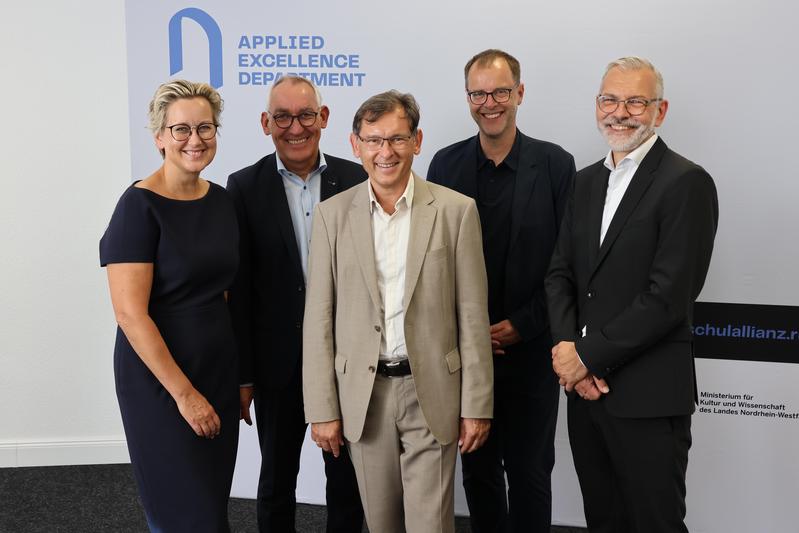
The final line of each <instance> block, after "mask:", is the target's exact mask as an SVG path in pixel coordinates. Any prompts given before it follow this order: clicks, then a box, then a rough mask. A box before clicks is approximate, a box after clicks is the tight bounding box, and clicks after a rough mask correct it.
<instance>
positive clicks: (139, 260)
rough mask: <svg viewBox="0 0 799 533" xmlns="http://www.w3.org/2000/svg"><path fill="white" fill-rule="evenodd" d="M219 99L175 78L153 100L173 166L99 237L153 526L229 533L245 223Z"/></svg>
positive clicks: (136, 458)
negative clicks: (236, 290)
mask: <svg viewBox="0 0 799 533" xmlns="http://www.w3.org/2000/svg"><path fill="white" fill-rule="evenodd" d="M221 109H222V99H221V98H220V96H219V94H218V93H217V92H216V91H215V90H214V89H213V88H212V87H211V86H209V85H207V84H204V83H193V82H187V81H182V80H175V81H172V82H169V83H166V84H164V85H162V86H161V87H159V88H158V91H156V93H155V96H154V97H153V100H152V101H151V102H150V112H149V116H150V129H151V130H152V131H153V135H154V137H155V144H156V146H157V147H158V149H159V150H160V152H161V155H162V156H163V158H164V163H163V165H162V166H161V168H159V169H158V170H156V171H155V172H154V173H153V174H152V175H150V176H149V177H147V178H145V179H143V180H141V181H137V182H135V183H134V184H133V185H131V186H130V187H129V188H128V189H127V190H126V191H125V193H124V194H123V195H122V197H121V198H120V200H119V203H118V204H117V207H116V209H115V211H114V214H113V216H112V217H111V222H110V223H109V225H108V229H107V230H106V232H105V235H103V238H102V240H101V241H100V262H101V264H102V265H103V266H107V267H108V268H107V271H108V283H109V287H110V291H111V301H112V304H113V307H114V313H115V315H116V319H117V323H118V324H119V328H118V329H117V337H116V345H115V348H114V376H115V380H116V391H117V398H118V399H119V407H120V411H121V413H122V422H123V425H124V428H125V436H126V438H127V442H128V451H129V453H130V459H131V463H132V465H133V471H134V474H135V477H136V482H137V484H138V488H139V495H140V497H141V501H142V504H143V505H144V510H145V514H146V516H147V522H148V525H149V526H150V530H151V531H154V532H163V533H177V532H191V533H198V532H209V533H219V532H227V531H229V526H228V520H227V502H228V496H229V494H230V486H231V483H232V479H233V468H234V464H235V461H236V449H237V445H238V421H239V400H238V398H239V393H238V376H237V358H236V352H235V344H234V338H233V330H232V327H231V323H230V318H229V315H228V309H227V305H226V302H225V291H226V290H227V289H228V287H230V285H231V283H232V281H233V277H234V276H235V274H236V269H237V267H238V235H239V233H238V229H237V223H236V215H235V211H234V209H233V205H232V203H231V201H230V199H229V198H228V196H227V193H226V192H225V190H224V189H223V188H222V187H220V186H218V185H216V184H214V183H211V182H209V181H206V180H205V179H203V178H201V177H200V172H201V171H202V170H203V169H204V168H205V167H206V166H208V164H209V163H211V161H212V160H213V159H214V154H215V153H216V130H217V126H218V124H219V114H220V111H221Z"/></svg>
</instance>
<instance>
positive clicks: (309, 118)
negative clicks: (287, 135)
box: [269, 111, 319, 130]
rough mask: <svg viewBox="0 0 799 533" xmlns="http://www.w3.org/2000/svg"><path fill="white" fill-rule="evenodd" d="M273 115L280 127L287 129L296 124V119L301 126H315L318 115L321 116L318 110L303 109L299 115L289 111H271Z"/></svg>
mask: <svg viewBox="0 0 799 533" xmlns="http://www.w3.org/2000/svg"><path fill="white" fill-rule="evenodd" d="M269 114H270V115H271V116H272V120H273V121H274V122H275V124H276V125H277V127H278V128H283V129H284V130H287V129H289V128H290V127H291V125H292V124H294V119H297V122H299V123H300V126H303V127H305V128H307V127H309V126H313V125H314V123H315V122H316V117H317V116H319V113H318V112H316V111H303V112H302V113H300V114H299V115H292V114H289V113H275V114H274V115H273V114H272V113H269Z"/></svg>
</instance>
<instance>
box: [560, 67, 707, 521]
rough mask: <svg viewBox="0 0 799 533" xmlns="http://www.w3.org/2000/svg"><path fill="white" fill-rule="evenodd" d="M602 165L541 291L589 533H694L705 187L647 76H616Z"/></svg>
mask: <svg viewBox="0 0 799 533" xmlns="http://www.w3.org/2000/svg"><path fill="white" fill-rule="evenodd" d="M596 106H597V109H596V116H597V125H598V127H599V130H600V132H602V134H603V136H604V137H605V139H606V140H607V142H608V144H609V145H610V152H609V153H608V155H607V157H606V158H605V159H604V160H602V161H599V162H597V163H595V164H593V165H591V166H589V167H587V168H585V169H583V170H581V171H580V172H579V173H578V174H577V178H576V180H575V189H574V194H573V197H572V199H571V201H570V204H569V207H568V209H567V211H566V215H565V216H564V220H563V225H562V227H561V233H560V237H559V239H558V244H557V247H556V250H555V254H554V255H553V258H552V264H551V266H550V270H549V274H548V276H547V281H546V287H547V296H548V298H549V314H550V320H551V322H552V333H553V338H554V341H555V343H557V344H556V345H555V347H554V348H553V349H552V354H553V355H552V363H553V367H554V369H555V371H556V372H557V374H558V376H559V377H560V383H561V384H562V385H563V386H564V387H565V389H566V391H567V393H568V419H569V440H570V443H571V448H572V453H573V456H574V464H575V467H576V470H577V475H578V477H579V480H580V488H581V490H582V494H583V502H584V509H585V515H586V520H587V522H588V527H589V529H590V531H591V532H607V533H611V532H612V533H628V532H638V533H659V532H664V533H665V532H669V533H674V532H685V531H688V530H687V528H686V526H685V523H684V518H685V473H686V469H687V464H688V449H689V448H690V446H691V413H693V411H694V407H695V400H696V378H695V373H694V359H693V352H692V342H691V322H692V316H693V305H694V301H695V300H696V298H697V296H698V295H699V292H700V291H701V289H702V285H703V284H704V281H705V276H706V274H707V271H708V266H709V264H710V256H711V252H712V250H713V240H714V238H715V233H716V226H717V222H718V199H717V196H716V188H715V185H714V184H713V180H712V178H711V177H710V175H709V174H708V173H707V172H705V170H704V169H702V168H701V167H700V166H698V165H696V164H694V163H692V162H691V161H688V160H687V159H685V158H683V157H681V156H679V155H678V154H676V153H675V152H673V151H671V150H669V149H668V148H667V147H666V144H665V143H664V142H663V140H662V139H660V138H659V137H658V136H657V135H656V134H655V128H656V127H658V126H660V125H661V124H662V123H663V120H664V118H665V116H666V111H667V109H668V102H667V101H666V100H664V99H663V80H662V77H661V75H660V73H659V72H658V71H657V70H656V69H655V68H654V66H652V64H651V63H650V62H648V61H646V60H644V59H640V58H636V57H627V58H622V59H619V60H616V61H614V62H612V63H610V64H609V65H608V68H607V70H606V72H605V75H604V77H603V79H602V85H601V89H600V94H599V96H598V97H597V103H596Z"/></svg>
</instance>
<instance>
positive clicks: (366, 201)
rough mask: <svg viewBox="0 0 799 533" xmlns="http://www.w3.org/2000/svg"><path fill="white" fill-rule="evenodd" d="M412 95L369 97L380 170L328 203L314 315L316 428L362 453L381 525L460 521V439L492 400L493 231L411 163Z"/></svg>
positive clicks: (415, 120)
mask: <svg viewBox="0 0 799 533" xmlns="http://www.w3.org/2000/svg"><path fill="white" fill-rule="evenodd" d="M418 124H419V109H418V106H417V105H416V101H415V100H414V99H413V96H411V95H409V94H401V93H398V92H396V91H389V92H387V93H382V94H378V95H376V96H373V97H372V98H370V99H368V100H367V101H366V102H364V103H363V104H362V105H361V107H360V109H359V110H358V112H357V113H356V114H355V118H354V120H353V133H352V135H351V136H350V141H351V143H352V147H353V152H354V154H355V155H356V156H357V157H359V158H360V159H361V162H362V164H363V166H364V168H365V169H366V171H367V173H368V174H369V179H368V181H367V182H366V183H365V184H363V185H358V186H355V187H353V188H352V189H350V190H348V191H345V192H343V193H340V194H338V195H336V196H334V197H333V198H330V199H329V200H327V201H325V202H322V203H320V204H319V205H318V206H317V209H316V213H315V215H314V219H313V230H312V236H311V252H310V266H309V273H308V296H307V300H306V306H305V320H304V328H303V346H304V348H303V391H304V398H305V414H306V419H307V421H308V422H310V423H311V435H312V438H313V439H314V441H315V442H316V443H317V444H318V445H319V446H320V447H321V448H322V449H324V450H326V451H332V452H333V453H334V454H338V452H339V449H340V446H342V445H343V444H344V439H346V441H347V445H348V447H349V450H350V454H351V456H352V460H353V464H354V465H355V472H356V476H357V478H358V486H359V489H360V493H361V501H362V502H363V505H364V511H365V514H366V520H367V523H368V525H369V529H370V530H371V531H378V532H380V533H394V532H397V533H401V532H407V533H433V532H435V533H447V532H453V531H454V511H453V506H454V503H453V501H454V497H453V477H454V470H455V458H456V453H457V450H458V449H460V451H461V453H469V452H471V451H474V450H476V449H477V448H479V447H480V446H481V445H482V443H483V442H484V441H485V439H486V437H487V435H488V430H489V426H490V418H491V416H492V404H493V367H492V361H491V336H490V333H489V323H488V315H487V312H486V309H487V304H486V298H487V288H486V274H485V266H484V263H483V252H482V237H481V233H480V222H479V217H478V213H477V208H476V206H475V203H474V201H473V200H472V199H470V198H468V197H466V196H463V195H461V194H459V193H457V192H454V191H452V190H450V189H447V188H445V187H442V186H439V185H435V184H431V183H427V182H425V181H424V180H422V179H420V178H419V177H417V176H416V175H415V174H413V172H412V171H411V163H412V162H413V157H414V155H417V154H418V153H419V150H420V148H421V142H422V132H421V130H419V129H418Z"/></svg>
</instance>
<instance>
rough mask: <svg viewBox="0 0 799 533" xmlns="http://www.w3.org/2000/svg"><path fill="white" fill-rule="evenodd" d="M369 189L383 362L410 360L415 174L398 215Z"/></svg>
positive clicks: (401, 199) (398, 205) (396, 209)
mask: <svg viewBox="0 0 799 533" xmlns="http://www.w3.org/2000/svg"><path fill="white" fill-rule="evenodd" d="M367 187H368V188H369V200H370V204H369V210H370V212H371V213H372V236H373V238H374V247H375V270H376V271H377V288H378V290H379V291H380V298H381V300H382V302H383V327H382V331H381V333H382V334H381V338H380V360H381V361H397V360H401V359H407V358H408V349H407V348H406V346H405V308H404V307H403V302H402V300H403V297H404V295H405V263H406V260H407V256H408V234H409V233H410V229H411V206H412V204H413V175H411V177H410V179H409V180H408V185H407V186H406V187H405V192H403V193H402V196H400V197H399V199H398V200H397V201H396V203H395V204H394V213H392V214H390V215H389V214H388V213H386V212H385V211H384V210H383V208H382V207H381V206H380V202H378V201H377V199H376V198H375V193H374V191H373V190H372V184H371V183H370V182H369V181H368V180H367Z"/></svg>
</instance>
